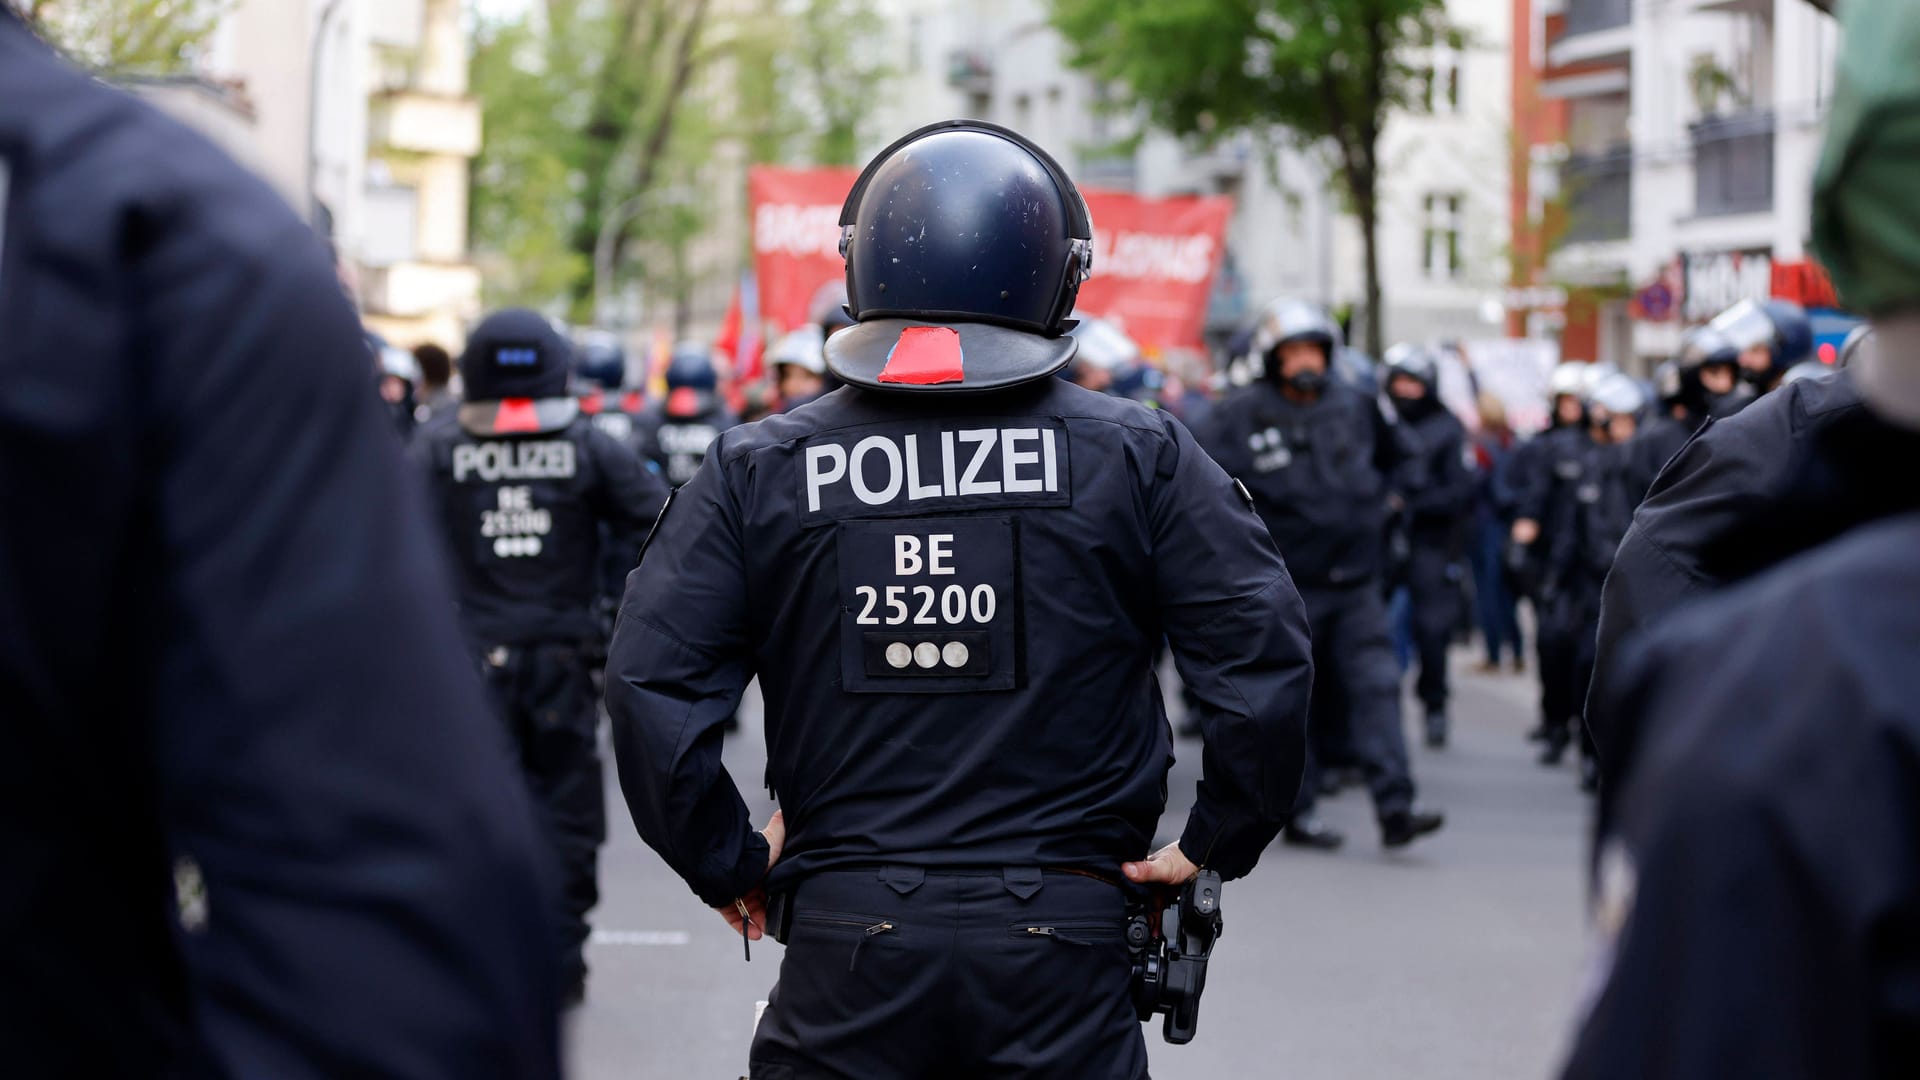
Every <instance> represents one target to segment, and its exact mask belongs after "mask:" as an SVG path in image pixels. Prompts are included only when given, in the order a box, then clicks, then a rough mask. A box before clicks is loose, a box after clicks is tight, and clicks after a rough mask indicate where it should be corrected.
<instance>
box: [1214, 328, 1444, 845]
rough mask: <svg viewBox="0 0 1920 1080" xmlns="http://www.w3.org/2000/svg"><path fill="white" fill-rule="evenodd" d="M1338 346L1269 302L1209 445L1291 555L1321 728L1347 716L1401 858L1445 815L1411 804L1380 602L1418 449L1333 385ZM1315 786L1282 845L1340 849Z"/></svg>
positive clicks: (1360, 397) (1353, 393)
mask: <svg viewBox="0 0 1920 1080" xmlns="http://www.w3.org/2000/svg"><path fill="white" fill-rule="evenodd" d="M1338 335H1339V328H1338V327H1336V326H1335V325H1334V323H1333V320H1332V319H1330V318H1329V317H1328V316H1327V314H1326V312H1324V311H1321V310H1320V309H1319V308H1316V307H1314V306H1313V305H1311V304H1304V303H1300V302H1297V301H1292V300H1281V301H1278V302H1276V303H1275V304H1273V306H1272V307H1270V308H1269V309H1268V310H1267V314H1266V317H1265V319H1264V320H1263V322H1262V324H1261V327H1260V330H1259V332H1258V333H1256V334H1255V336H1254V339H1253V350H1254V354H1255V355H1256V356H1259V357H1261V358H1263V364H1264V368H1263V375H1262V377H1261V378H1259V379H1256V380H1255V381H1254V382H1253V383H1251V384H1249V385H1247V386H1245V387H1243V388H1241V389H1240V390H1237V391H1235V392H1234V393H1233V394H1231V395H1230V396H1228V397H1227V399H1226V400H1225V401H1222V402H1221V403H1220V404H1219V405H1218V406H1217V407H1216V408H1215V409H1214V410H1213V415H1212V417H1211V418H1210V419H1209V422H1208V424H1207V427H1206V430H1205V431H1203V432H1202V433H1201V440H1202V442H1203V444H1204V445H1205V446H1206V447H1207V450H1208V452H1209V453H1210V454H1212V456H1213V459H1214V460H1215V461H1217V462H1219V463H1220V466H1221V468H1223V469H1225V470H1226V471H1227V473H1228V474H1229V475H1231V476H1234V477H1236V478H1237V479H1239V480H1240V481H1241V482H1242V483H1244V484H1245V485H1246V486H1247V488H1248V489H1249V490H1250V491H1251V492H1252V493H1253V503H1254V507H1255V508H1256V509H1257V510H1258V511H1259V513H1260V517H1261V518H1262V519H1263V520H1264V521H1265V522H1266V523H1267V529H1268V530H1269V531H1270V532H1271V533H1272V534H1273V539H1274V542H1275V543H1276V544H1278V545H1279V547H1280V550H1281V551H1282V552H1283V553H1284V554H1285V556H1286V558H1287V568H1288V570H1290V571H1291V572H1292V574H1293V577H1294V580H1295V582H1297V583H1298V584H1299V586H1300V594H1301V598H1302V599H1303V600H1304V601H1305V603H1306V609H1307V618H1308V621H1309V622H1310V623H1311V624H1312V626H1313V658H1314V667H1315V669H1316V670H1317V671H1318V672H1319V673H1320V682H1321V685H1320V687H1319V690H1320V691H1321V693H1320V695H1319V697H1318V699H1317V700H1316V702H1315V705H1314V708H1315V723H1320V722H1321V719H1320V718H1321V714H1322V711H1323V710H1324V709H1326V708H1329V707H1337V708H1341V709H1342V710H1343V712H1344V714H1345V719H1346V721H1347V728H1348V731H1349V732H1350V735H1351V745H1352V751H1353V753H1354V755H1355V757H1356V758H1357V759H1358V762H1359V764H1360V767H1361V769H1362V771H1363V772H1364V773H1365V775H1366V780H1367V787H1368V789H1369V790H1370V791H1371V792H1372V795H1373V806H1374V813H1375V814H1376V815H1377V816H1378V818H1379V822H1380V839H1381V842H1382V843H1383V844H1385V845H1386V846H1388V847H1400V846H1402V845H1404V844H1408V843H1411V842H1412V841H1413V840H1414V839H1415V838H1416V837H1419V836H1421V835H1423V834H1425V833H1430V832H1433V831H1434V830H1436V829H1438V828H1440V826H1441V824H1442V818H1441V816H1440V815H1439V814H1438V813H1434V812H1431V811H1426V810H1420V809H1417V808H1416V807H1415V806H1414V786H1413V775H1412V771H1411V768H1410V766H1409V765H1408V762H1407V737H1406V732H1405V731H1404V730H1403V729H1402V727H1401V717H1400V676H1399V670H1398V667H1397V666H1396V664H1395V662H1394V658H1393V646H1392V643H1391V642H1390V641H1389V639H1388V631H1387V612H1386V607H1385V606H1384V604H1382V602H1381V599H1380V574H1381V570H1382V566H1381V561H1382V547H1383V544H1382V539H1381V538H1382V537H1383V536H1384V535H1385V532H1386V513H1387V498H1388V490H1387V476H1388V475H1389V474H1390V473H1392V472H1393V471H1394V470H1396V469H1398V468H1399V467H1400V465H1401V464H1402V463H1403V462H1405V461H1406V460H1407V459H1408V458H1409V456H1410V455H1411V454H1412V452H1413V451H1412V447H1411V444H1410V442H1409V440H1408V436H1407V433H1406V432H1405V431H1404V430H1402V428H1401V425H1399V424H1398V423H1396V422H1395V421H1394V418H1393V417H1392V416H1390V415H1387V414H1386V413H1385V412H1384V411H1383V409H1384V406H1381V405H1379V404H1378V403H1376V402H1375V400H1374V399H1373V398H1370V397H1368V396H1366V395H1365V394H1362V393H1360V392H1359V391H1357V390H1354V389H1351V388H1349V387H1348V386H1346V385H1345V384H1344V383H1341V382H1340V381H1338V380H1336V379H1333V378H1331V377H1330V376H1329V375H1328V366H1329V364H1330V362H1331V360H1332V355H1331V354H1332V352H1333V349H1334V345H1335V342H1336V341H1337V340H1338ZM1456 452H1457V451H1456ZM1329 692H1332V697H1331V699H1330V698H1329V697H1328V693H1329ZM1316 789H1317V783H1314V782H1309V783H1307V784H1304V785H1302V786H1301V794H1300V800H1299V803H1298V804H1297V805H1296V807H1295V811H1294V816H1293V819H1292V821H1291V822H1290V823H1289V825H1288V829H1287V833H1288V836H1287V839H1288V841H1289V842H1291V843H1294V844H1297V845H1302V846H1308V847H1318V848H1325V849H1330V848H1335V847H1338V846H1340V844H1341V842H1342V840H1343V839H1344V838H1343V837H1342V836H1341V835H1340V834H1339V833H1338V832H1336V831H1335V830H1333V829H1332V828H1330V827H1329V826H1327V825H1326V824H1324V823H1322V822H1321V821H1320V819H1319V818H1318V816H1316V815H1315V814H1314V813H1313V804H1314V798H1315V795H1316V793H1317V791H1316Z"/></svg>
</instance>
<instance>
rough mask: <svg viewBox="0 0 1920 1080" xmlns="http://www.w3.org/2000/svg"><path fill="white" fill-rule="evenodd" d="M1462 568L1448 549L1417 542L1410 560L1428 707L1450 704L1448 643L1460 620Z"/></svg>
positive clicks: (1420, 686) (1420, 684)
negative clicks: (1448, 701) (1448, 700)
mask: <svg viewBox="0 0 1920 1080" xmlns="http://www.w3.org/2000/svg"><path fill="white" fill-rule="evenodd" d="M1461 576H1462V574H1461V568H1460V564H1459V562H1458V561H1457V560H1455V559H1453V558H1452V557H1451V556H1450V555H1449V553H1448V552H1447V550H1446V548H1444V547H1441V546H1437V545H1432V544H1423V543H1420V542H1419V541H1417V540H1416V541H1415V542H1414V545H1413V551H1412V554H1411V555H1410V557H1409V559H1408V563H1407V592H1408V594H1409V596H1410V598H1411V600H1412V602H1413V643H1414V648H1415V651H1416V652H1417V653H1418V654H1419V657H1420V678H1419V680H1418V681H1417V682H1416V683H1415V689H1416V690H1417V691H1418V693H1419V695H1420V702H1421V704H1423V705H1425V706H1426V707H1427V708H1428V709H1436V710H1437V709H1444V708H1446V707H1447V646H1448V644H1449V643H1451V642H1452V641H1453V631H1454V628H1455V627H1456V626H1458V625H1459V623H1460V614H1461V597H1460V578H1461Z"/></svg>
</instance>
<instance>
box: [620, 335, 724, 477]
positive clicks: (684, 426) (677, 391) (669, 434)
mask: <svg viewBox="0 0 1920 1080" xmlns="http://www.w3.org/2000/svg"><path fill="white" fill-rule="evenodd" d="M719 386H720V376H719V373H718V372H716V371H715V370H714V366H713V356H712V354H711V353H709V352H708V351H707V349H706V347H705V346H703V345H691V344H683V345H680V346H678V347H677V348H675V349H674V350H673V356H672V358H671V359H670V360H669V361H668V362H667V397H666V400H665V401H662V402H661V403H660V405H659V407H658V408H655V409H650V410H648V411H647V412H646V413H645V414H644V415H643V416H641V418H640V425H639V428H638V429H637V431H636V432H635V435H634V439H635V443H636V445H638V446H639V448H640V453H641V456H643V457H645V458H646V459H647V461H648V462H649V463H651V464H652V466H653V469H654V471H655V472H657V473H659V474H660V476H661V478H662V479H664V480H666V482H667V484H668V486H670V487H676V488H677V487H679V486H680V485H681V484H684V483H686V482H687V481H689V480H691V479H693V474H694V471H695V470H697V469H699V468H700V463H701V462H703V461H705V460H707V448H708V447H709V446H711V445H713V440H715V439H717V438H719V437H720V433H721V432H723V431H725V430H727V429H728V428H731V427H733V426H734V425H736V424H738V423H739V422H740V421H739V420H738V419H737V418H735V417H734V415H733V414H732V413H730V412H728V411H727V407H726V404H725V403H724V402H722V401H721V400H720V392H719Z"/></svg>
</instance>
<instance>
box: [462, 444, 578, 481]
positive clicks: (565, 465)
mask: <svg viewBox="0 0 1920 1080" xmlns="http://www.w3.org/2000/svg"><path fill="white" fill-rule="evenodd" d="M573 474H574V458H573V444H572V443H570V442H566V441H564V440H561V441H547V442H480V443H461V444H460V445H458V446H456V447H454V448H453V479H454V482H455V483H465V482H466V480H467V478H468V477H470V476H478V477H479V478H480V479H481V480H482V481H484V482H486V483H493V482H494V481H496V480H564V479H566V478H567V477H570V476H572V475H573Z"/></svg>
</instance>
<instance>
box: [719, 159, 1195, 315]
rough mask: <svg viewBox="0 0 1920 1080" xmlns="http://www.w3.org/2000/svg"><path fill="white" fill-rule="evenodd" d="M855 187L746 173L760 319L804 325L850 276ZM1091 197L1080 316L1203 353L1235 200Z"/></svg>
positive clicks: (825, 175)
mask: <svg viewBox="0 0 1920 1080" xmlns="http://www.w3.org/2000/svg"><path fill="white" fill-rule="evenodd" d="M857 179H859V173H858V172H857V171H856V170H853V169H781V168H775V167H772V166H756V167H755V168H753V169H752V170H751V171H749V173H748V175H747V189H748V197H749V199H750V200H751V202H752V205H753V262H754V272H755V274H756V275H757V276H758V278H759V283H760V312H761V317H762V319H764V320H765V321H768V322H771V323H774V324H777V325H778V326H779V328H780V330H781V331H783V332H784V331H786V330H791V329H793V328H794V327H796V326H799V325H800V324H802V323H804V322H807V321H808V320H809V319H810V318H811V317H812V312H811V311H810V310H809V307H810V305H811V304H812V302H813V299H814V296H815V295H816V294H817V293H818V292H819V291H820V288H821V286H823V285H826V284H827V283H828V282H832V281H838V280H840V279H841V278H842V277H843V276H844V275H845V272H846V271H845V267H844V266H843V265H842V263H841V261H840V250H839V245H840V227H839V221H840V205H841V203H842V202H844V201H845V200H846V197H847V192H848V191H850V190H852V188H853V184H854V181H855V180H857ZM1085 196H1086V200H1087V209H1088V211H1089V212H1090V213H1091V214H1092V216H1093V229H1094V256H1093V277H1092V279H1091V280H1089V281H1088V282H1087V283H1086V284H1085V285H1083V286H1081V288H1080V300H1079V303H1078V305H1077V306H1076V308H1075V311H1076V312H1077V313H1079V314H1082V315H1098V316H1101V317H1104V318H1108V319H1112V320H1114V321H1115V322H1117V323H1119V324H1121V325H1122V326H1123V327H1124V328H1125V330H1126V332H1127V334H1128V336H1130V337H1132V338H1133V339H1134V340H1136V341H1138V342H1140V343H1141V344H1142V345H1145V346H1147V347H1149V348H1178V347H1198V346H1199V345H1200V342H1201V337H1200V332H1201V327H1202V325H1203V323H1204V322H1205V319H1206V313H1207V297H1208V295H1209V294H1210V292H1211V290H1212V288H1213V275H1214V273H1215V272H1216V270H1217V269H1218V268H1219V264H1220V256H1221V253H1222V252H1223V251H1224V250H1225V245H1224V243H1223V238H1224V236H1225V234H1226V229H1227V219H1228V218H1230V217H1232V216H1233V200H1231V199H1225V198H1213V197H1199V196H1187V197H1180V198H1172V199H1147V198H1141V197H1140V196H1138V195H1129V194H1126V193H1124V192H1113V191H1088V192H1085Z"/></svg>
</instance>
